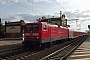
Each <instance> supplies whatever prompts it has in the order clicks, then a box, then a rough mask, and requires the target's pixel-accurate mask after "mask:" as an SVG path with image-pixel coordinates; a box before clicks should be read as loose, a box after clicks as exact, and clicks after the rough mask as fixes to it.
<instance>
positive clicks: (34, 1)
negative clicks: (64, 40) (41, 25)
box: [0, 0, 90, 31]
mask: <svg viewBox="0 0 90 60" xmlns="http://www.w3.org/2000/svg"><path fill="white" fill-rule="evenodd" d="M89 2H90V0H82V1H81V0H0V18H1V19H2V23H4V22H5V21H10V22H15V21H20V20H24V21H25V22H35V21H36V19H38V18H41V17H42V16H45V17H46V18H51V17H52V16H54V17H59V16H60V14H59V13H60V11H62V14H65V16H66V19H67V20H71V21H68V25H70V26H71V28H72V29H73V30H78V31H85V30H88V25H90V8H89V7H90V3H89ZM76 19H79V20H77V21H76Z"/></svg>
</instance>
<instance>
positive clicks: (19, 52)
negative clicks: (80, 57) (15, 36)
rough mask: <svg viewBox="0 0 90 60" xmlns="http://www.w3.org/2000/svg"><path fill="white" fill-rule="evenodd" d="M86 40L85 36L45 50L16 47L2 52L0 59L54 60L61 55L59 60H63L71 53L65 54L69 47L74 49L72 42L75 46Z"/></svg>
mask: <svg viewBox="0 0 90 60" xmlns="http://www.w3.org/2000/svg"><path fill="white" fill-rule="evenodd" d="M86 38H87V36H84V37H83V38H82V37H79V38H76V39H74V40H72V41H67V42H65V43H62V44H58V45H53V46H51V47H50V48H45V49H37V50H35V49H34V50H30V49H28V48H23V47H17V48H13V49H9V50H3V51H1V52H0V59H1V60H5V59H6V60H52V59H53V60H55V59H60V58H58V57H60V56H59V55H62V56H61V59H62V60H63V59H66V57H67V56H68V54H70V53H71V52H72V51H71V52H69V53H67V54H66V52H68V51H69V50H71V49H70V48H71V47H69V46H72V47H75V45H72V44H73V43H72V42H74V41H75V40H76V42H74V44H76V43H77V42H80V41H81V39H84V40H85V39H86ZM84 40H83V41H84ZM83 41H81V42H80V44H81V43H82V42H83ZM77 44H78V43H77ZM77 44H76V45H77ZM80 44H79V45H80ZM68 47H69V48H68ZM77 47H78V46H77ZM2 52H3V53H2ZM63 52H65V54H63ZM56 56H58V57H56Z"/></svg>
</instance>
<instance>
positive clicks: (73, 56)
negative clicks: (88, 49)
mask: <svg viewBox="0 0 90 60" xmlns="http://www.w3.org/2000/svg"><path fill="white" fill-rule="evenodd" d="M80 56H90V54H84V55H83V54H81V55H72V56H70V57H80Z"/></svg>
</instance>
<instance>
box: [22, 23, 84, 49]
mask: <svg viewBox="0 0 90 60" xmlns="http://www.w3.org/2000/svg"><path fill="white" fill-rule="evenodd" d="M82 34H83V33H82ZM79 35H80V32H75V31H71V30H69V29H68V28H65V27H59V26H57V25H51V24H48V23H46V22H34V23H27V24H25V26H24V41H23V42H22V43H23V44H25V45H31V46H40V47H41V46H45V45H50V44H51V43H56V42H60V41H64V40H66V39H68V38H74V37H76V36H79Z"/></svg>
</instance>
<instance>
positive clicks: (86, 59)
mask: <svg viewBox="0 0 90 60" xmlns="http://www.w3.org/2000/svg"><path fill="white" fill-rule="evenodd" d="M69 60H90V58H82V59H69Z"/></svg>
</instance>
